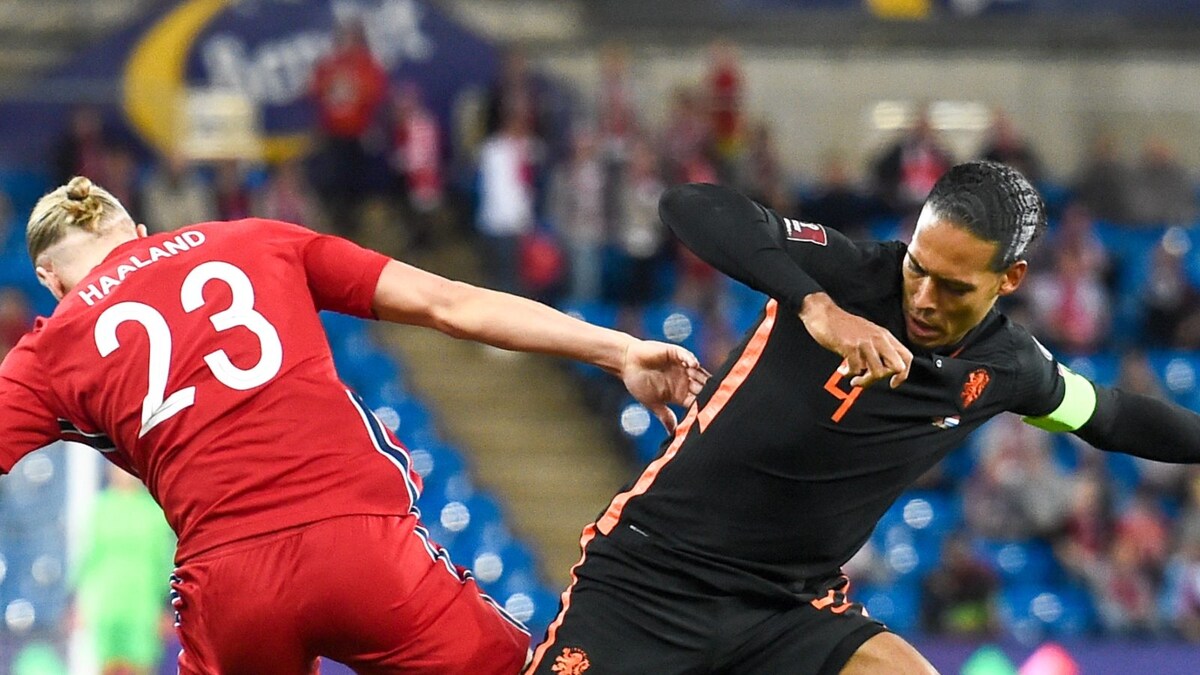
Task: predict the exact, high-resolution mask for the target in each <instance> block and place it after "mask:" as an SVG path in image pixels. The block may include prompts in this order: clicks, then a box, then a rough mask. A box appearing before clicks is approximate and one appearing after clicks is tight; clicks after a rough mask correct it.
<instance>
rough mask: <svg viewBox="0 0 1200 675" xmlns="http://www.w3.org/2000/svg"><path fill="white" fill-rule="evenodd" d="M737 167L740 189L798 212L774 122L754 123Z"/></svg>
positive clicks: (781, 209) (769, 203)
mask: <svg viewBox="0 0 1200 675" xmlns="http://www.w3.org/2000/svg"><path fill="white" fill-rule="evenodd" d="M737 169H738V172H737V174H738V175H737V183H738V189H740V190H741V191H742V192H745V193H746V194H747V195H748V196H749V197H750V198H751V199H753V200H755V201H757V202H759V203H760V204H763V205H764V206H768V207H770V208H772V209H775V210H776V211H778V212H780V213H783V214H788V215H790V214H793V213H795V211H796V208H795V204H793V200H792V196H791V193H790V191H789V186H788V179H787V176H786V175H785V174H784V169H783V163H782V162H781V161H780V159H779V148H778V146H777V145H776V144H775V137H774V134H772V133H771V125H770V124H768V123H766V122H759V123H758V124H755V125H754V128H753V129H752V130H751V131H750V139H749V143H748V144H747V146H746V151H745V152H743V153H742V154H741V156H740V158H739V161H738V165H737Z"/></svg>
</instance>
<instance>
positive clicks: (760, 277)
mask: <svg viewBox="0 0 1200 675" xmlns="http://www.w3.org/2000/svg"><path fill="white" fill-rule="evenodd" d="M658 213H659V217H660V218H661V219H662V221H663V223H664V224H665V225H667V226H668V227H670V228H671V231H672V232H674V233H675V236H677V237H679V239H680V241H682V242H683V244H684V245H685V246H687V247H688V248H689V249H691V251H692V252H693V253H695V254H696V255H697V256H699V257H700V258H701V259H702V260H704V261H705V262H707V263H708V264H710V265H712V266H713V267H715V268H717V269H718V270H720V271H722V272H724V273H725V274H728V275H729V276H731V277H733V278H734V279H737V280H738V281H740V282H742V283H744V284H746V285H747V286H750V287H751V288H753V289H755V290H758V291H762V292H763V293H766V294H767V295H769V296H771V297H773V298H776V299H777V300H781V301H784V302H787V303H790V304H791V305H793V306H795V307H799V306H800V305H801V303H802V302H803V301H804V298H805V297H806V296H808V295H809V294H810V293H818V292H821V291H831V288H830V287H831V286H834V285H836V284H837V283H838V280H839V277H844V276H847V273H848V272H850V271H851V270H853V268H854V266H855V265H857V264H859V263H860V262H861V261H862V259H863V253H862V251H861V250H860V249H859V248H858V247H857V246H856V245H855V244H854V243H853V242H851V241H850V240H849V239H847V238H846V237H845V236H843V235H842V234H840V233H838V232H837V231H835V230H831V229H829V228H826V227H822V226H820V225H814V224H811V223H801V222H798V221H795V220H791V219H786V218H781V217H780V216H779V215H778V214H776V213H775V212H774V211H771V210H769V209H767V208H764V207H762V206H760V205H758V204H756V203H755V202H753V201H751V200H750V199H749V198H747V197H745V196H743V195H741V194H740V193H738V192H736V191H735V190H732V189H729V188H726V187H721V186H717V185H708V184H703V183H691V184H687V185H679V186H675V187H672V188H670V189H668V190H667V191H666V192H665V193H664V194H663V196H662V199H661V200H660V201H659V207H658ZM850 276H852V274H851V275H850ZM831 294H832V292H831Z"/></svg>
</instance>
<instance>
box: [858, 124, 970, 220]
mask: <svg viewBox="0 0 1200 675" xmlns="http://www.w3.org/2000/svg"><path fill="white" fill-rule="evenodd" d="M953 163H954V159H953V158H952V157H951V156H950V153H949V152H948V151H946V149H945V148H944V147H943V145H942V141H941V139H939V138H938V135H937V132H936V131H934V128H933V124H932V122H931V121H930V119H929V110H928V109H927V108H925V107H922V108H921V109H920V111H919V112H918V113H917V119H916V120H915V122H914V123H913V126H912V128H911V129H910V130H908V131H907V132H905V133H904V135H903V136H901V138H900V139H899V140H898V141H897V142H896V143H895V144H894V145H892V146H891V147H890V148H889V149H887V150H886V151H885V152H884V153H883V154H882V155H881V156H880V157H879V159H878V160H876V162H875V167H874V174H875V182H876V187H877V189H878V191H879V196H880V197H881V198H882V199H883V200H884V202H885V203H886V204H887V206H888V208H890V209H891V210H892V211H893V212H894V213H896V214H897V215H912V214H914V213H915V212H916V211H918V210H919V209H920V208H921V204H922V203H924V201H925V197H927V196H929V191H930V190H932V189H933V184H934V183H936V182H937V179H939V178H941V177H942V174H943V173H945V172H946V170H947V169H949V168H950V166H951V165H952V164H953Z"/></svg>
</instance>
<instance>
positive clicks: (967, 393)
mask: <svg viewBox="0 0 1200 675" xmlns="http://www.w3.org/2000/svg"><path fill="white" fill-rule="evenodd" d="M991 381H992V376H991V374H990V373H988V371H987V368H976V369H975V370H972V371H971V372H970V373H968V374H967V380H966V381H965V382H963V386H962V392H961V393H960V394H959V398H960V399H961V400H962V406H963V407H964V408H969V407H971V404H972V403H974V402H975V401H978V400H979V397H980V396H983V392H984V391H985V390H986V389H987V387H988V384H989V383H990V382H991Z"/></svg>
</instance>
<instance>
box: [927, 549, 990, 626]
mask: <svg viewBox="0 0 1200 675" xmlns="http://www.w3.org/2000/svg"><path fill="white" fill-rule="evenodd" d="M999 588H1000V580H999V579H997V578H996V575H995V573H993V572H992V570H991V569H990V568H989V567H988V566H987V565H986V564H984V563H983V561H981V560H979V559H977V558H976V557H975V556H974V554H973V553H972V551H971V544H970V541H969V540H968V538H967V536H966V534H965V533H961V532H956V533H954V534H951V535H950V536H948V537H946V540H945V542H944V543H943V545H942V556H941V560H940V561H939V563H938V566H937V567H936V568H934V569H933V570H932V571H931V572H930V573H929V575H928V576H926V577H925V579H924V580H923V581H922V583H921V590H922V597H921V600H922V604H921V624H922V626H923V627H924V628H925V630H927V631H930V632H933V633H938V634H943V635H955V636H960V637H976V638H978V637H985V636H993V635H995V634H996V633H997V631H998V629H999V626H1000V623H999V619H998V616H997V614H996V605H995V599H996V593H997V592H998V591H999Z"/></svg>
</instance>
